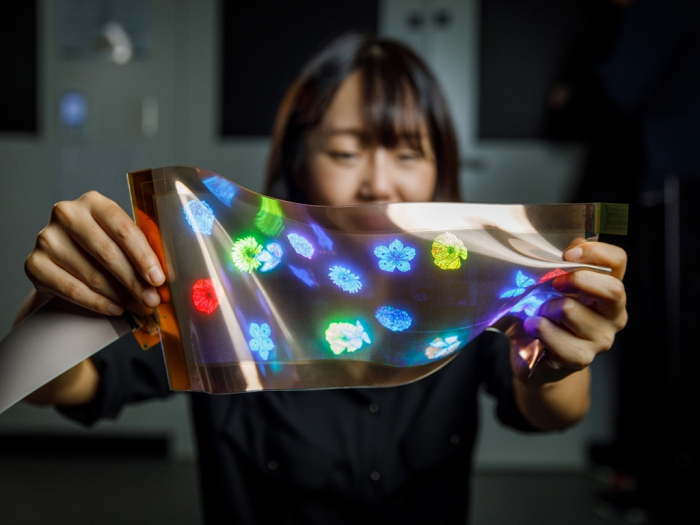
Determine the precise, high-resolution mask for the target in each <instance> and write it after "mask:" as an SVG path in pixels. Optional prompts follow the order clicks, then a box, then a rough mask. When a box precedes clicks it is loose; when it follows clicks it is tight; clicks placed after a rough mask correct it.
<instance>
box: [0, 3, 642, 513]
mask: <svg viewBox="0 0 700 525" xmlns="http://www.w3.org/2000/svg"><path fill="white" fill-rule="evenodd" d="M628 3H630V2H625V1H622V0H621V1H606V0H600V1H592V0H591V1H586V0H537V1H530V2H522V1H518V0H333V1H327V0H326V1H324V0H297V1H293V2H291V1H288V0H255V1H242V0H238V1H233V0H54V1H49V0H16V1H11V0H4V1H3V2H2V3H0V183H1V184H0V224H2V228H1V229H0V246H2V248H1V249H0V290H1V291H2V295H3V298H4V300H3V301H2V303H0V336H4V335H5V334H6V333H7V332H9V330H10V326H11V323H12V320H13V318H14V316H15V314H16V311H17V309H18V307H19V305H20V304H21V302H22V300H23V299H24V297H25V296H26V295H27V294H28V292H29V291H30V289H31V284H30V283H29V281H28V280H27V279H26V277H25V276H24V273H23V262H24V259H25V257H26V256H27V255H28V254H29V252H30V250H31V249H32V247H33V244H34V240H35V238H36V235H37V233H38V232H39V231H40V230H41V228H42V227H43V226H44V225H45V224H46V223H47V221H48V218H49V213H50V210H51V206H52V205H53V204H54V203H55V202H57V201H59V200H65V199H74V198H77V197H79V196H80V195H81V194H82V193H84V192H86V191H88V190H91V189H95V190H98V191H100V192H102V193H104V194H106V195H107V196H109V197H111V198H112V199H114V200H116V201H117V202H118V203H119V204H120V205H121V206H122V207H124V208H125V209H127V210H130V203H129V196H128V191H127V184H126V178H125V174H126V173H127V172H128V171H134V170H139V169H144V168H149V167H156V166H161V165H172V164H191V165H196V166H199V167H202V168H206V169H208V170H211V171H214V172H217V173H219V174H221V175H223V176H225V177H227V178H229V179H231V180H233V181H235V182H237V183H238V184H241V185H243V186H245V187H247V188H250V189H252V190H254V191H261V189H262V186H263V175H264V171H265V163H266V157H267V154H268V149H269V143H270V140H269V134H270V130H271V127H272V122H273V118H274V114H275V112H276V109H277V106H278V105H279V103H280V101H281V98H282V95H283V94H284V92H285V90H286V88H287V86H288V85H289V83H290V82H291V81H292V80H293V79H294V77H295V75H296V73H297V72H298V70H299V68H300V67H301V66H302V65H303V63H304V62H305V61H306V59H308V58H309V57H310V56H312V55H313V54H314V53H316V52H317V51H318V50H320V49H321V48H322V47H323V46H324V45H325V44H327V43H328V42H330V41H331V40H332V39H333V38H334V37H336V36H338V35H340V34H342V33H344V32H347V31H350V30H356V31H362V32H368V33H373V34H377V35H380V36H385V37H392V38H396V39H398V40H401V41H403V42H405V43H407V44H409V45H410V46H412V47H413V48H414V49H415V50H416V51H417V52H418V53H419V54H420V55H422V56H423V58H424V59H426V61H427V62H428V64H429V65H430V66H431V67H432V68H433V71H434V72H435V73H436V75H437V77H438V79H439V81H440V82H441V84H442V86H443V88H444V91H445V92H446V94H447V97H448V101H449V105H450V107H451V110H452V114H453V117H454V120H455V122H456V127H457V131H458V135H459V137H458V138H459V145H460V149H461V153H460V157H461V171H460V177H461V184H462V198H463V200H465V201H469V202H486V203H497V202H498V203H534V202H541V203H549V202H570V201H574V200H580V199H586V200H594V199H595V200H604V199H605V200H618V201H620V200H623V201H624V202H627V201H625V200H624V199H625V198H627V197H628V194H629V193H630V191H628V193H627V194H626V193H625V192H624V191H623V190H624V189H625V188H627V189H628V190H629V188H632V187H636V184H637V181H638V179H639V173H640V172H641V168H640V167H639V165H640V164H641V162H642V161H641V159H642V157H643V155H642V153H641V151H642V145H641V143H640V139H639V133H638V131H637V127H635V126H636V121H634V119H630V118H628V117H627V116H626V114H625V115H623V114H622V113H621V112H619V111H618V110H617V109H615V108H614V107H613V105H612V104H611V103H610V102H609V101H606V100H604V98H605V97H604V95H603V94H602V91H603V90H602V88H601V87H600V86H599V85H598V84H597V83H596V82H595V81H594V77H595V74H596V71H597V70H596V68H597V67H598V66H599V65H600V64H601V63H602V62H603V61H604V60H605V59H606V57H607V56H608V55H609V53H610V50H611V49H612V48H613V46H614V45H615V42H616V37H617V35H618V29H619V22H620V19H621V17H622V14H623V11H624V9H625V7H626V4H628ZM643 3H644V2H643ZM581 93H583V95H580V94H581ZM572 100H574V101H575V102H576V103H575V104H572V103H571V101H572ZM591 108H593V109H591ZM601 108H603V109H602V110H601ZM598 110H600V111H598ZM601 115H602V116H601ZM611 115H612V116H611ZM606 148H607V149H606ZM601 159H602V160H601ZM591 173H594V174H597V178H595V176H593V175H591V177H590V178H586V174H589V175H590V174H591ZM585 181H588V182H585ZM591 188H593V189H591ZM596 188H598V192H597V193H596V191H595V189H596ZM601 188H602V189H601ZM608 241H609V242H614V243H616V244H620V239H619V238H618V239H616V238H610V239H608ZM593 372H594V384H593V406H592V410H591V413H590V415H589V416H588V417H587V418H586V420H585V421H584V422H583V423H581V424H580V425H578V426H577V427H575V428H574V429H571V430H569V431H567V432H564V433H558V434H554V435H546V436H522V435H516V434H514V433H512V432H511V431H508V430H505V429H503V428H502V427H500V426H499V425H498V424H497V423H496V422H495V419H494V417H493V415H492V413H493V406H492V404H491V402H490V400H489V399H487V398H486V397H484V398H483V399H482V404H483V421H482V430H481V437H480V444H479V446H478V452H477V456H476V468H477V473H478V474H477V476H476V481H475V490H476V493H475V497H474V505H475V510H474V523H500V522H503V523H512V522H513V521H514V520H515V521H517V522H518V523H529V522H530V521H529V520H532V522H533V523H534V522H535V520H537V521H538V522H540V523H541V522H543V521H544V522H545V523H559V522H567V523H604V522H605V521H602V518H600V516H598V515H595V514H593V513H592V512H591V511H590V507H591V501H592V500H593V496H592V494H593V493H594V492H595V490H596V488H595V487H594V486H593V485H592V484H591V483H592V482H590V480H589V478H586V477H585V476H584V475H583V473H584V472H586V471H587V469H588V465H589V461H588V453H587V447H588V446H589V445H590V444H591V443H593V442H598V443H605V442H610V441H612V440H614V437H615V436H614V434H615V423H614V416H615V408H614V400H615V398H616V392H615V374H616V372H615V366H614V364H613V358H612V357H610V355H607V354H606V355H603V356H601V357H600V358H599V359H597V360H596V361H595V363H594V371H593ZM110 456H111V458H112V460H114V459H115V458H116V459H117V461H112V462H110V461H108V460H109V458H110ZM105 461H106V462H105ZM194 461H196V452H195V449H194V446H193V439H192V431H191V428H190V422H189V416H188V411H187V403H186V398H185V396H172V397H171V398H169V399H168V400H167V401H164V402H152V403H148V404H145V405H143V406H137V407H132V408H129V409H128V410H125V411H124V412H123V413H122V415H121V417H120V418H119V420H118V421H116V422H106V423H105V422H103V423H100V424H98V425H97V427H96V428H95V429H93V430H91V431H89V432H87V431H84V430H83V429H81V428H80V427H78V426H76V425H75V424H71V423H69V422H67V421H65V420H63V419H62V418H61V417H60V416H59V415H57V414H56V413H54V412H53V411H52V410H51V409H39V408H34V407H30V406H26V405H21V404H20V405H17V406H15V407H13V408H12V409H10V410H9V411H7V412H6V413H4V414H2V415H1V416H0V522H2V523H35V522H38V521H39V520H41V521H42V523H44V524H46V523H54V522H55V523H61V522H70V523H82V521H80V519H83V518H81V516H83V517H84V516H89V515H90V512H92V510H95V509H97V510H99V509H102V510H104V509H105V508H111V507H109V506H110V505H114V506H115V508H116V507H120V506H121V505H124V506H126V507H129V508H131V509H132V510H133V511H134V512H136V510H138V511H139V513H141V512H145V510H144V509H146V508H149V509H150V508H151V507H153V508H154V509H155V510H154V511H153V512H155V513H158V514H157V516H159V518H152V519H150V521H154V520H155V521H156V522H158V521H164V520H165V518H166V517H167V519H168V520H169V521H170V523H196V522H197V520H198V519H199V517H198V510H197V508H196V505H197V494H196V479H195V471H194V467H193V466H192V465H193V462H194ZM56 462H58V463H56ZM61 462H63V463H61ZM57 465H62V467H61V468H59V467H58V466H57ZM66 465H68V467H66ZM66 468H67V469H68V470H66ZM71 469H72V470H71ZM110 469H112V470H110ZM60 472H62V473H65V472H69V473H70V478H69V479H70V481H68V478H65V477H64V476H65V474H60ZM120 476H121V477H120ZM86 487H92V489H93V490H95V491H96V493H95V495H94V496H90V497H89V498H88V499H89V500H90V502H89V504H88V503H85V502H83V503H82V504H81V505H76V504H75V503H74V501H75V500H76V499H80V496H81V494H82V491H83V490H86ZM564 489H566V490H568V492H563V493H562V492H561V491H562V490H564ZM158 490H160V492H158ZM504 491H510V492H504ZM161 493H162V494H161ZM547 494H550V495H553V496H552V497H548V496H547ZM27 495H29V496H31V498H36V501H41V502H42V503H41V505H38V506H36V508H34V507H33V506H32V505H31V503H30V502H29V501H30V500H28V499H27ZM488 497H491V498H493V499H491V500H489V501H488V502H487V498H488ZM100 498H103V499H102V500H100ZM120 498H121V500H120ZM503 498H507V500H508V501H512V502H514V508H515V512H517V513H518V515H519V517H518V518H514V517H513V516H512V515H511V516H509V517H504V516H505V515H503V516H501V515H497V514H491V515H488V514H484V512H486V511H485V510H483V509H484V508H486V507H490V508H491V512H504V510H503V505H499V504H498V503H497V502H498V501H499V500H501V501H502V500H503ZM83 499H84V498H83ZM100 501H102V503H100ZM482 501H484V502H485V503H483V505H482V503H481V502H482ZM120 502H121V503H120ZM13 509H14V510H13ZM42 509H43V510H42ZM91 509H92V510H91ZM547 509H549V510H547ZM97 510H95V512H97ZM39 512H45V514H44V515H43V516H44V517H43V518H38V517H36V516H39V514H37V513H39ZM114 512H116V514H114V516H116V517H115V518H114V519H115V520H116V521H114V522H115V523H117V522H121V521H120V519H122V518H119V516H122V517H123V519H124V520H126V519H129V520H131V521H133V522H136V523H141V522H145V521H146V518H145V516H146V515H145V514H138V515H137V514H134V515H132V514H128V513H127V514H120V512H122V513H123V512H126V511H124V510H123V509H122V510H121V511H116V510H115V511H114ZM3 513H6V516H8V517H9V516H11V518H12V519H9V518H8V519H3ZM8 513H9V514H8ZM81 513H82V514H81ZM86 513H87V514H86ZM46 516H53V517H46ZM134 516H140V517H134ZM609 517H610V516H609ZM612 518H614V519H620V516H613V517H612ZM623 518H624V516H623ZM627 518H630V516H627ZM35 519H36V521H33V520H35ZM105 519H106V518H105ZM630 519H632V520H634V519H637V520H638V521H632V522H637V523H643V522H645V521H644V520H646V519H647V517H646V516H645V515H644V514H643V513H641V514H636V515H631V518H630ZM52 520H53V521H52ZM85 520H86V523H87V522H89V520H90V518H85ZM479 520H481V521H479ZM499 520H502V521H499ZM639 520H641V521H639ZM92 522H93V523H94V521H92ZM101 522H102V523H107V521H104V519H102V520H101ZM628 522H629V521H628ZM110 523H111V522H110Z"/></svg>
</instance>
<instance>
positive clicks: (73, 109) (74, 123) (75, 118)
mask: <svg viewBox="0 0 700 525" xmlns="http://www.w3.org/2000/svg"><path fill="white" fill-rule="evenodd" d="M87 115H88V104H87V97H86V96H85V94H84V93H81V92H80V91H67V92H66V93H64V94H63V95H62V96H61V103H60V118H61V123H62V124H63V125H64V126H65V127H67V128H73V129H77V128H82V127H83V126H84V125H85V122H86V121H87Z"/></svg>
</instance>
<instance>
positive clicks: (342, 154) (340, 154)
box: [328, 151, 357, 160]
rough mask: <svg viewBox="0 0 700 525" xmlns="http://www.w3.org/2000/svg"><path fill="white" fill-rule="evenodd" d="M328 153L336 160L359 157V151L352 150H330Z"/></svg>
mask: <svg viewBox="0 0 700 525" xmlns="http://www.w3.org/2000/svg"><path fill="white" fill-rule="evenodd" d="M328 155H330V157H331V158H332V159H335V160H354V159H356V158H357V153H353V152H350V151H329V152H328Z"/></svg>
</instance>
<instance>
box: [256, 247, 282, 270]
mask: <svg viewBox="0 0 700 525" xmlns="http://www.w3.org/2000/svg"><path fill="white" fill-rule="evenodd" d="M255 258H256V259H257V260H258V261H260V262H261V263H262V267H261V268H260V271H261V272H269V271H270V270H273V269H275V268H277V265H278V264H279V263H280V262H281V261H282V247H281V246H280V245H279V244H277V243H276V242H271V243H270V244H268V245H267V246H265V249H264V250H263V251H261V252H260V253H259V254H257V255H256V256H255Z"/></svg>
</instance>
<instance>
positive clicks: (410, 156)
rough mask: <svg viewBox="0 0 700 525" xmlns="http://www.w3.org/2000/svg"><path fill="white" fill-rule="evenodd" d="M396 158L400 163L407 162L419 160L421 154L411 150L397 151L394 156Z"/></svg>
mask: <svg viewBox="0 0 700 525" xmlns="http://www.w3.org/2000/svg"><path fill="white" fill-rule="evenodd" d="M396 156H397V157H398V159H399V160H400V161H402V162H409V161H412V160H418V159H420V158H421V154H420V153H418V152H417V151H413V150H408V151H399V152H398V153H397V154H396Z"/></svg>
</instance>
